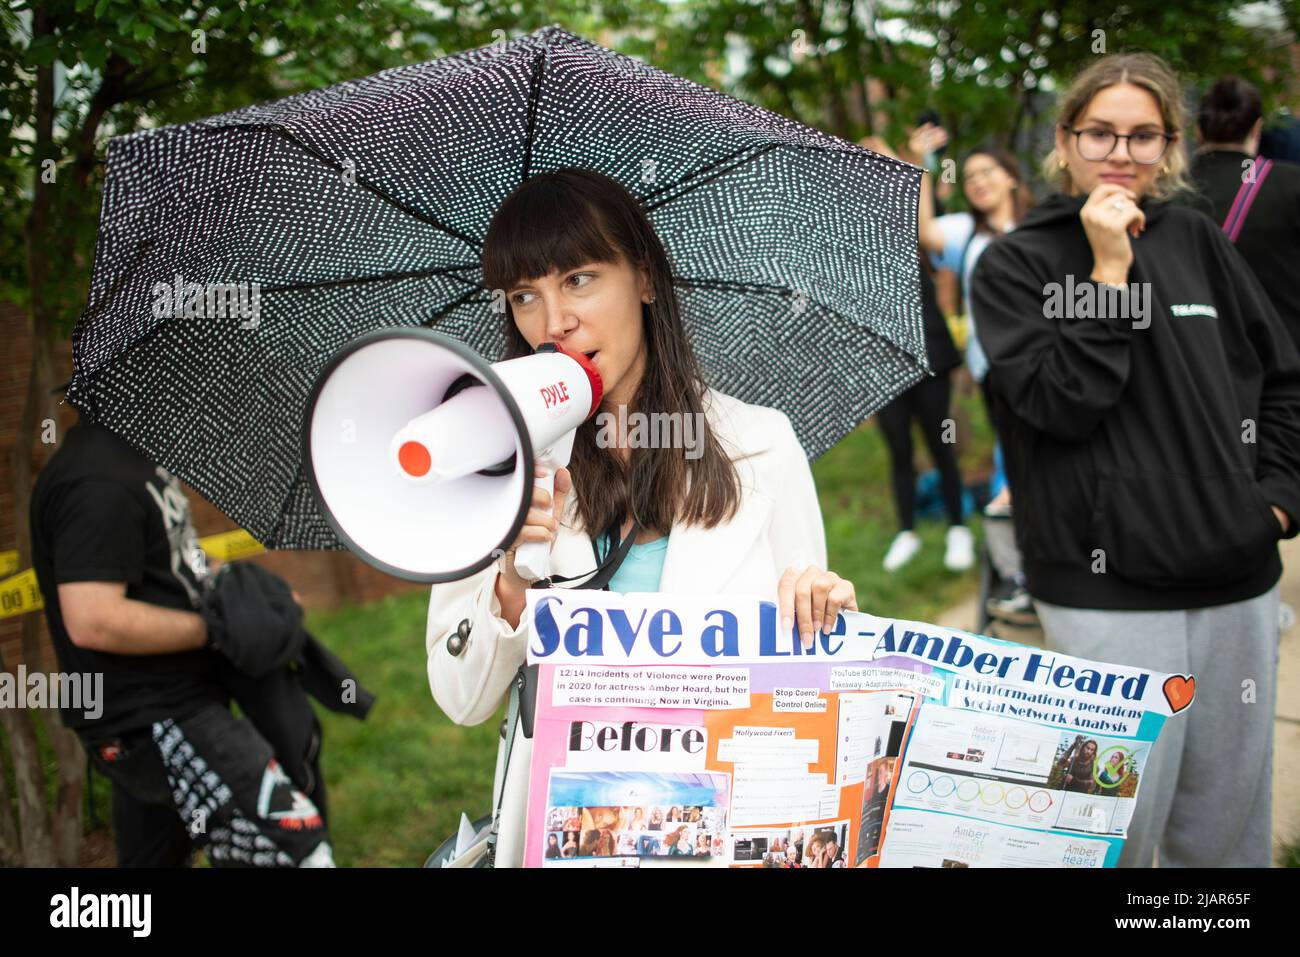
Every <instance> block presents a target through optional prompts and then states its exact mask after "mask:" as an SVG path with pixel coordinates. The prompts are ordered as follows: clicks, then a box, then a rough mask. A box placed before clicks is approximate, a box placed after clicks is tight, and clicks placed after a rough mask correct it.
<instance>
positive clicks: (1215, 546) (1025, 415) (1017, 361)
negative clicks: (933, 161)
mask: <svg viewBox="0 0 1300 957" xmlns="http://www.w3.org/2000/svg"><path fill="white" fill-rule="evenodd" d="M1182 91H1183V85H1182V84H1181V83H1180V82H1179V79H1178V78H1177V77H1176V76H1175V75H1174V73H1173V72H1172V71H1171V70H1170V69H1169V67H1168V66H1167V65H1166V64H1165V63H1164V62H1163V61H1161V60H1160V59H1158V58H1157V57H1154V56H1150V55H1145V54H1117V55H1113V56H1108V57H1104V58H1102V59H1100V60H1098V61H1097V62H1095V63H1093V64H1092V65H1091V66H1089V67H1088V68H1087V69H1086V70H1084V71H1083V72H1082V73H1081V74H1080V75H1079V76H1078V77H1077V78H1076V79H1075V80H1074V82H1073V83H1072V84H1071V85H1070V87H1069V88H1068V89H1067V90H1066V91H1065V93H1064V94H1063V95H1062V96H1061V98H1060V100H1059V102H1058V106H1059V111H1060V115H1059V124H1058V126H1057V129H1056V147H1055V149H1054V150H1053V151H1052V152H1051V154H1050V155H1049V156H1048V159H1047V164H1046V167H1045V171H1046V172H1047V174H1049V177H1050V179H1051V181H1052V183H1053V185H1054V186H1055V187H1056V189H1057V190H1058V194H1057V195H1054V196H1052V197H1051V198H1050V199H1048V200H1047V201H1046V202H1044V203H1043V204H1041V205H1040V206H1038V207H1036V208H1035V209H1033V210H1031V211H1030V212H1029V214H1028V215H1027V216H1026V217H1025V219H1024V221H1023V222H1022V223H1021V224H1020V225H1019V226H1018V227H1017V228H1016V230H1015V231H1014V232H1012V233H1010V234H1009V235H1008V236H1006V237H1005V238H1003V239H1001V240H999V241H998V242H997V243H994V244H993V245H992V246H990V247H989V249H988V251H987V252H985V254H984V255H983V256H982V257H981V258H980V262H979V265H978V266H976V269H975V275H974V280H973V283H972V291H973V294H974V305H975V310H976V312H977V313H978V315H979V317H980V336H981V339H982V341H983V345H984V349H985V352H986V353H987V356H988V360H989V366H990V371H989V391H990V394H991V396H992V399H993V402H994V404H995V406H998V407H999V422H1000V424H1002V425H1003V426H1004V431H1003V436H1002V438H1003V442H1004V444H1005V451H1006V459H1007V467H1008V474H1009V477H1010V483H1011V489H1012V494H1013V495H1014V496H1015V501H1016V517H1017V518H1016V532H1017V537H1018V540H1019V544H1020V547H1021V550H1022V552H1023V554H1024V565H1025V573H1026V576H1027V578H1028V584H1029V590H1030V593H1031V594H1032V595H1033V596H1034V598H1035V601H1036V604H1037V607H1038V613H1039V617H1040V619H1041V621H1042V624H1043V630H1044V634H1045V636H1046V640H1047V644H1048V645H1049V646H1050V647H1051V648H1052V649H1053V650H1055V651H1059V652H1062V653H1065V654H1069V655H1077V656H1080V657H1084V658H1091V659H1096V660H1098V661H1105V662H1111V663H1115V664H1123V665H1133V666H1139V667H1143V668H1150V669H1153V670H1155V671H1160V672H1171V673H1178V674H1182V675H1189V674H1190V675H1194V676H1195V678H1196V700H1195V702H1194V704H1193V705H1192V707H1191V708H1189V709H1188V710H1187V711H1186V712H1183V713H1180V714H1178V715H1175V716H1174V717H1172V718H1171V719H1170V720H1169V721H1167V722H1166V724H1165V726H1164V729H1163V731H1162V733H1161V736H1160V739H1159V740H1158V742H1157V743H1156V745H1155V747H1154V748H1153V751H1152V753H1151V755H1150V759H1149V761H1148V762H1147V764H1146V766H1145V767H1144V769H1143V773H1142V781H1141V788H1140V793H1139V794H1138V797H1137V802H1136V805H1135V808H1134V813H1133V817H1132V820H1131V822H1130V823H1129V833H1128V840H1127V841H1126V843H1125V846H1124V851H1123V855H1122V856H1121V859H1120V864H1121V866H1149V865H1150V864H1151V862H1152V856H1153V853H1154V852H1155V851H1156V850H1157V848H1158V849H1159V863H1160V865H1161V866H1219V867H1223V866H1256V867H1267V866H1269V864H1270V863H1271V858H1272V834H1271V788H1272V743H1273V709H1274V700H1275V695H1276V674H1277V653H1278V637H1279V634H1278V587H1277V582H1278V578H1279V576H1280V574H1281V561H1280V559H1279V556H1278V550H1277V542H1278V540H1279V539H1280V538H1284V537H1285V538H1289V537H1292V536H1294V535H1295V534H1296V532H1297V526H1296V520H1297V518H1300V355H1298V354H1297V352H1296V348H1295V346H1294V345H1293V344H1292V342H1291V340H1290V337H1289V336H1288V334H1287V332H1286V331H1285V329H1284V328H1283V326H1282V323H1281V321H1280V319H1279V318H1278V315H1277V313H1276V312H1275V311H1274V309H1273V306H1272V304H1271V303H1270V302H1269V300H1268V297H1267V296H1266V295H1265V293H1264V291H1263V289H1262V288H1261V287H1260V285H1259V282H1258V281H1257V280H1256V279H1255V276H1254V275H1253V273H1251V271H1250V270H1249V268H1247V267H1246V265H1245V263H1244V262H1242V260H1241V258H1240V257H1239V256H1238V255H1237V254H1236V252H1235V251H1234V250H1233V248H1232V246H1231V244H1230V242H1229V241H1228V239H1227V237H1225V236H1224V235H1223V233H1222V232H1221V231H1220V229H1219V227H1218V224H1216V223H1215V222H1213V221H1212V220H1211V219H1210V218H1209V217H1208V216H1206V215H1204V214H1203V213H1201V212H1199V211H1196V210H1194V209H1191V208H1189V207H1187V206H1183V205H1179V204H1177V203H1174V202H1171V201H1170V200H1172V199H1174V198H1176V197H1177V196H1178V195H1179V194H1180V193H1181V192H1182V191H1183V190H1184V189H1185V188H1186V186H1187V178H1186V177H1187V155H1186V150H1185V147H1184V142H1183V135H1184V128H1185V125H1186V116H1185V112H1184V108H1183V97H1182ZM1180 780H1181V781H1183V782H1185V783H1186V784H1188V785H1191V786H1187V787H1184V788H1181V789H1180V788H1179V787H1178V782H1179V781H1180Z"/></svg>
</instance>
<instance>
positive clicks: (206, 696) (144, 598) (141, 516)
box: [31, 421, 333, 867]
mask: <svg viewBox="0 0 1300 957" xmlns="http://www.w3.org/2000/svg"><path fill="white" fill-rule="evenodd" d="M31 528H32V559H33V565H34V567H35V570H36V575H37V580H38V581H39V584H40V588H41V594H42V596H43V597H44V600H45V613H46V618H47V620H48V622H49V626H50V636H51V639H52V641H53V644H54V650H55V654H56V655H57V656H58V659H59V665H60V667H61V668H62V669H63V670H64V671H65V672H72V673H81V674H87V673H89V674H95V673H98V674H102V675H103V695H102V698H103V705H102V708H101V709H99V711H100V713H99V714H98V715H96V716H95V717H94V718H91V717H89V716H88V714H87V713H86V712H83V711H77V710H72V709H70V708H64V709H63V710H62V717H63V722H64V724H65V725H66V726H68V727H70V728H72V729H73V730H74V731H76V733H77V735H78V737H79V738H80V739H81V741H82V743H83V745H84V746H85V747H86V750H87V752H88V753H89V754H90V756H91V760H92V762H93V763H94V764H95V766H96V767H97V768H98V769H99V770H100V771H101V773H103V774H104V775H105V776H106V777H108V779H109V780H111V781H112V782H113V830H114V839H115V843H116V845H117V853H118V864H119V866H122V867H130V866H179V865H183V864H185V863H187V862H188V861H189V858H190V856H191V853H192V849H193V847H194V846H195V845H198V846H200V847H202V848H203V849H204V851H205V853H206V854H207V855H208V857H209V859H210V860H211V861H212V862H213V864H218V865H220V864H245V865H254V866H293V865H298V866H310V865H320V866H330V865H332V863H333V858H332V853H331V850H330V845H329V841H328V834H327V832H326V831H325V827H324V822H323V819H322V816H321V814H320V813H319V812H318V811H317V809H316V807H315V806H314V805H313V804H312V802H311V801H310V800H309V799H308V798H307V797H306V796H305V795H304V794H302V792H301V791H299V790H298V789H297V788H295V787H293V785H292V782H290V781H289V779H288V777H287V776H286V775H285V774H284V772H283V771H282V770H281V768H280V766H279V764H278V762H277V761H276V760H275V757H274V753H273V751H272V750H271V747H270V746H269V745H268V744H267V743H266V741H265V740H264V739H263V738H262V737H261V735H259V734H258V732H257V731H256V729H254V728H253V727H252V725H251V724H249V723H248V722H247V721H244V720H240V719H237V718H236V717H235V716H234V715H233V714H232V713H231V711H230V707H229V695H228V694H227V693H226V691H225V689H224V687H223V685H222V682H221V679H220V672H219V664H220V659H219V658H218V656H217V652H215V651H214V650H212V649H211V648H210V647H208V631H207V626H206V625H205V623H204V619H203V618H202V617H201V615H200V614H199V609H200V608H201V607H202V601H203V596H204V593H205V585H206V583H207V580H208V578H209V575H208V569H207V567H206V563H205V558H204V554H203V551H202V549H201V548H200V547H199V543H198V538H197V536H196V535H195V532H194V526H193V523H192V522H191V520H190V508H189V502H188V501H187V499H186V497H185V493H184V491H183V490H182V489H181V486H180V483H179V482H178V481H177V480H176V479H175V477H173V476H172V475H171V474H170V473H168V472H167V471H166V470H165V469H163V468H161V467H160V466H156V465H154V464H153V463H151V462H150V461H149V460H148V459H146V458H145V457H144V456H143V455H141V454H140V453H139V452H138V451H136V450H135V449H134V448H132V447H131V446H130V445H128V444H127V443H126V442H125V441H124V440H122V439H121V438H119V437H118V436H117V435H115V434H114V433H113V432H110V431H109V430H108V429H106V428H103V427H101V426H99V425H96V424H93V423H90V422H86V421H83V422H81V423H79V424H78V425H76V426H74V427H73V428H72V429H70V430H69V431H68V433H67V435H66V436H65V438H64V441H63V444H62V445H61V446H60V447H59V449H58V451H57V452H55V454H54V455H53V456H52V457H51V459H50V461H49V462H48V463H47V464H46V466H45V468H44V469H43V470H42V471H41V474H40V476H39V478H38V479H37V482H36V485H35V487H34V489H33V491H32V502H31Z"/></svg>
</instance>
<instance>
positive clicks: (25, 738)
mask: <svg viewBox="0 0 1300 957" xmlns="http://www.w3.org/2000/svg"><path fill="white" fill-rule="evenodd" d="M0 670H7V669H5V664H4V659H3V656H0ZM15 680H16V679H15ZM0 726H2V727H3V728H4V730H5V735H6V736H7V737H8V738H9V753H10V754H11V755H12V756H13V763H14V790H15V791H16V792H17V793H18V833H19V843H20V845H21V847H22V862H23V864H24V865H25V866H26V867H57V866H58V863H59V860H58V855H57V854H56V852H55V849H54V840H53V838H52V837H51V835H50V811H49V808H48V807H46V805H45V775H44V774H43V773H42V772H41V754H40V748H39V747H38V746H37V744H36V731H35V729H34V728H33V727H32V722H31V718H30V717H28V715H27V712H26V711H24V710H22V709H21V708H0Z"/></svg>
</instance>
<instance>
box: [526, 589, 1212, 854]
mask: <svg viewBox="0 0 1300 957" xmlns="http://www.w3.org/2000/svg"><path fill="white" fill-rule="evenodd" d="M527 614H528V616H529V622H530V628H531V633H530V637H529V647H528V660H529V663H530V664H537V665H540V666H541V667H540V669H539V680H538V683H537V689H538V692H537V693H538V699H537V704H536V719H535V724H534V731H533V761H532V770H531V775H532V779H531V781H530V791H529V793H530V797H529V808H528V835H527V849H526V851H525V857H524V863H525V864H526V865H529V866H538V865H547V866H582V865H586V866H592V865H609V866H637V865H642V864H644V865H649V864H652V863H653V864H659V863H662V862H667V861H671V860H678V861H681V862H685V861H686V860H688V859H689V860H690V861H691V863H692V866H701V865H705V866H707V865H715V866H728V865H730V866H746V867H758V866H762V867H859V866H867V867H877V866H878V867H1105V866H1114V864H1115V862H1116V861H1117V860H1118V857H1119V852H1120V847H1121V845H1122V843H1123V839H1124V836H1125V834H1126V832H1127V825H1128V821H1129V819H1130V818H1131V816H1132V809H1133V802H1134V801H1135V800H1136V799H1137V793H1138V788H1139V785H1140V783H1141V777H1142V768H1143V767H1144V765H1145V762H1146V759H1147V756H1148V755H1149V754H1150V752H1151V747H1152V745H1153V744H1154V743H1155V740H1156V738H1157V736H1158V735H1159V733H1160V729H1161V727H1162V726H1163V725H1164V722H1165V720H1166V719H1167V718H1169V717H1170V716H1172V715H1174V714H1176V713H1177V712H1179V711H1181V710H1183V709H1184V708H1186V707H1187V706H1188V705H1189V704H1191V701H1192V697H1193V694H1194V692H1195V679H1194V678H1193V677H1192V676H1190V675H1163V674H1157V673H1155V672H1150V671H1146V670H1143V669H1140V668H1131V667H1125V666H1120V665H1110V664H1105V663H1103V662H1093V661H1086V660H1083V659H1079V658H1071V657H1069V656H1066V655H1059V654H1056V653H1055V652H1051V651H1047V650H1043V649H1040V648H1033V647H1030V646H1027V645H1019V644H1013V643H1010V642H1004V641H998V640H996V639H992V638H987V637H983V636H978V635H972V634H969V633H967V632H962V631H955V630H952V629H948V628H941V627H938V626H936V625H928V624H923V623H918V622H911V621H899V620H894V619H890V618H878V617H875V616H872V615H867V614H861V613H858V612H850V613H845V614H842V615H841V616H840V618H839V620H838V621H837V622H836V624H835V629H834V630H833V631H830V632H825V633H823V634H821V635H818V636H817V637H816V638H815V640H814V642H813V645H812V647H811V648H807V649H805V648H803V647H802V646H801V645H800V642H799V639H798V636H797V635H795V634H794V633H793V632H792V633H789V634H785V633H782V632H781V631H780V629H779V626H778V624H777V615H776V607H775V606H774V605H773V604H772V603H771V602H766V601H762V600H760V599H758V598H753V599H746V598H738V597H735V596H726V597H725V598H724V597H716V598H700V597H697V596H689V597H687V596H674V595H669V594H629V595H619V594H616V593H612V592H596V591H581V590H565V589H553V590H535V591H531V592H529V594H528V610H527Z"/></svg>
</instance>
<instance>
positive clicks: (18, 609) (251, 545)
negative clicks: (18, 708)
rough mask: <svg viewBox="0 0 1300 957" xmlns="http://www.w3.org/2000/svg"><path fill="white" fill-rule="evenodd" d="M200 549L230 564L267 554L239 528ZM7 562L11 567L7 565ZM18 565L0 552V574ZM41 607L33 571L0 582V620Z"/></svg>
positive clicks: (208, 540) (208, 539) (211, 539)
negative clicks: (258, 554) (262, 553)
mask: <svg viewBox="0 0 1300 957" xmlns="http://www.w3.org/2000/svg"><path fill="white" fill-rule="evenodd" d="M199 545H200V546H201V547H202V548H203V550H204V551H205V552H207V553H208V554H209V555H210V556H212V557H213V558H218V559H220V560H221V561H223V562H232V561H234V560H235V559H237V558H247V557H248V556H249V555H256V554H257V553H258V552H263V551H266V549H265V548H263V547H262V544H261V542H259V541H258V540H257V539H255V538H254V537H253V536H252V535H249V534H248V532H246V531H244V530H243V529H242V528H237V529H235V530H234V531H233V532H221V533H219V534H217V535H209V536H207V537H206V538H201V539H199ZM10 556H12V559H10ZM10 561H11V562H12V564H7V563H8V562H10ZM17 565H18V553H17V552H0V569H3V571H0V574H7V573H9V572H11V571H13V569H14V568H15V567H17ZM44 607H45V602H44V601H43V600H42V598H41V589H40V585H39V584H38V583H37V581H36V570H35V569H34V568H29V569H27V570H26V571H23V572H19V573H18V574H17V575H12V576H11V577H9V578H6V579H4V581H0V618H12V617H13V616H15V615H25V614H27V613H28V612H31V611H40V610H41V609H42V608H44Z"/></svg>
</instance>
